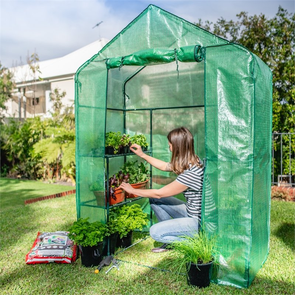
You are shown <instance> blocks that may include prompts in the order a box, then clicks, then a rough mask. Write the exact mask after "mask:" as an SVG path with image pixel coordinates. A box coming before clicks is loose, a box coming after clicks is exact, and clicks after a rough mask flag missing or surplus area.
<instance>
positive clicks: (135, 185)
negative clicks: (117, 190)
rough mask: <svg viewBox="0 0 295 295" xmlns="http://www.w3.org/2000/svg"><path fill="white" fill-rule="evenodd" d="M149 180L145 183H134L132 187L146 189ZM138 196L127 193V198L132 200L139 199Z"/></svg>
mask: <svg viewBox="0 0 295 295" xmlns="http://www.w3.org/2000/svg"><path fill="white" fill-rule="evenodd" d="M148 182H149V181H148V180H146V181H143V182H139V183H132V184H131V186H132V187H133V188H136V189H139V188H146V187H147V184H148ZM137 197H138V195H134V194H128V193H126V198H128V199H131V198H137Z"/></svg>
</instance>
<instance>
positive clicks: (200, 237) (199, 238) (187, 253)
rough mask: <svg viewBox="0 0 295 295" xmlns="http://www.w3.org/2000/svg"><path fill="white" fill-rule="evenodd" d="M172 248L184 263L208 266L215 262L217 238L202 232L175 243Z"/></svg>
mask: <svg viewBox="0 0 295 295" xmlns="http://www.w3.org/2000/svg"><path fill="white" fill-rule="evenodd" d="M171 247H172V249H173V250H174V251H175V252H176V253H177V254H179V255H180V258H181V260H182V263H195V264H206V263H208V262H211V261H213V260H214V255H215V254H216V250H215V247H216V238H215V237H209V236H208V234H207V233H206V232H205V231H202V230H201V231H199V233H196V234H195V235H194V236H193V237H190V236H185V237H183V240H181V241H175V242H173V243H172V245H171Z"/></svg>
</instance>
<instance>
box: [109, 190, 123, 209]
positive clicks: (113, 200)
mask: <svg viewBox="0 0 295 295" xmlns="http://www.w3.org/2000/svg"><path fill="white" fill-rule="evenodd" d="M124 200H125V191H123V190H122V189H121V188H116V189H115V192H114V196H111V195H110V196H109V204H110V205H114V204H117V203H121V202H123V201H124Z"/></svg>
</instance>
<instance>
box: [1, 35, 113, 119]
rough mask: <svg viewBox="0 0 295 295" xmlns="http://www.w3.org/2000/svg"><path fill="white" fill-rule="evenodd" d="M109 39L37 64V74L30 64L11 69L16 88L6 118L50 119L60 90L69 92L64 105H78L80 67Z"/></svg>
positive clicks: (8, 102) (64, 98) (8, 105)
mask: <svg viewBox="0 0 295 295" xmlns="http://www.w3.org/2000/svg"><path fill="white" fill-rule="evenodd" d="M107 42H108V40H106V39H104V38H102V39H100V40H97V41H95V42H93V43H91V44H89V45H87V46H85V47H82V48H80V49H78V50H76V51H74V52H72V53H69V54H67V55H65V56H63V57H60V58H55V59H50V60H46V61H41V62H38V63H36V64H35V66H38V67H39V71H38V72H37V73H36V74H35V75H34V73H33V71H32V70H31V69H30V66H29V65H28V64H26V65H22V66H18V67H14V68H10V69H9V70H10V71H11V72H12V73H13V74H14V81H15V84H16V89H15V91H14V93H13V95H12V98H11V99H9V100H8V101H7V103H6V106H7V111H6V112H5V114H4V115H5V117H7V118H9V117H16V118H21V119H24V118H31V117H34V116H42V117H46V116H50V111H52V103H51V101H50V93H51V92H53V91H54V89H58V90H59V93H62V92H66V95H65V96H64V97H63V105H64V106H71V105H73V103H74V91H75V83H74V76H75V73H76V71H77V69H78V68H79V66H80V65H81V64H82V63H83V62H84V61H85V60H87V59H89V58H90V57H91V56H93V55H94V54H96V53H97V52H99V51H100V50H101V49H102V48H103V47H104V46H105V45H106V44H107Z"/></svg>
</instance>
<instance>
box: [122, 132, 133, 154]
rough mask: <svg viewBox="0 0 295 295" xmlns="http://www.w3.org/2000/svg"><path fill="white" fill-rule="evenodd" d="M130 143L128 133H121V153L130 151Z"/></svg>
mask: <svg viewBox="0 0 295 295" xmlns="http://www.w3.org/2000/svg"><path fill="white" fill-rule="evenodd" d="M130 145H131V137H130V135H129V134H123V135H122V137H121V139H120V151H121V153H122V154H127V153H129V152H130V149H129V147H130Z"/></svg>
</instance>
